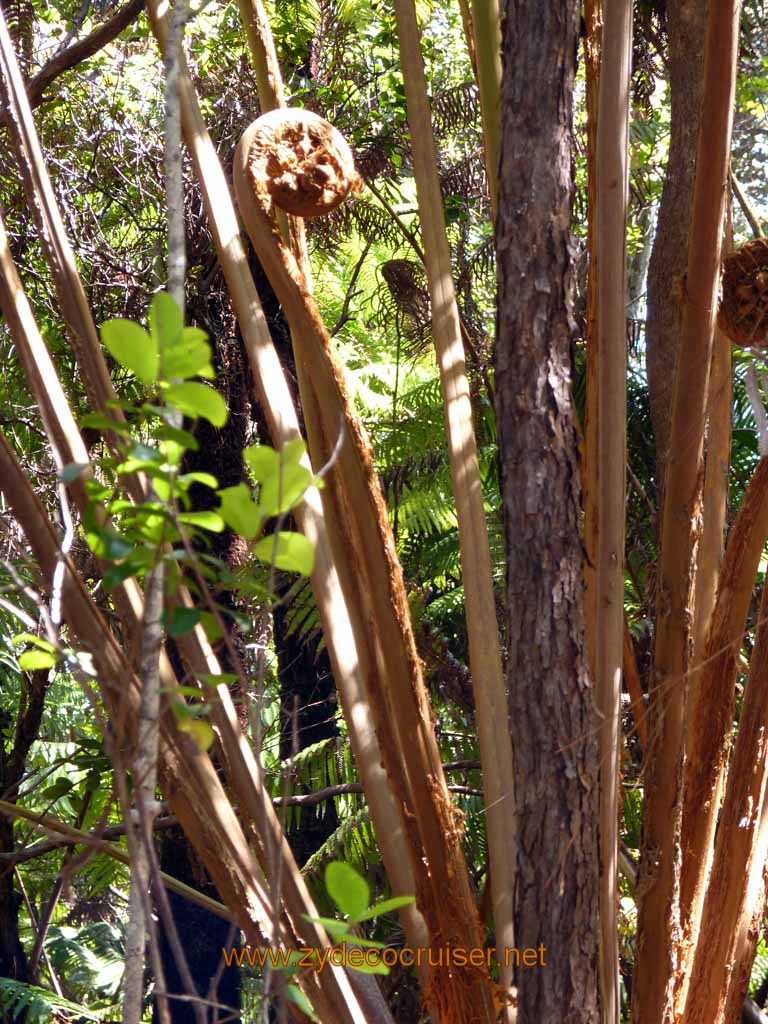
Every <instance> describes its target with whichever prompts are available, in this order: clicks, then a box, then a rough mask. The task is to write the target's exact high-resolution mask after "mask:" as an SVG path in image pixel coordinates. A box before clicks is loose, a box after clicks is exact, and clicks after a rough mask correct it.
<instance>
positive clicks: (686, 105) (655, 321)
mask: <svg viewBox="0 0 768 1024" xmlns="http://www.w3.org/2000/svg"><path fill="white" fill-rule="evenodd" d="M706 27H707V5H706V3H702V2H701V0H668V3H667V34H668V37H669V90H670V100H671V123H670V139H669V157H668V159H667V170H666V175H665V177H664V189H663V192H662V194H661V205H660V207H659V217H658V222H657V225H656V238H655V240H654V243H653V250H652V252H651V260H650V263H649V265H648V320H647V325H646V367H647V370H648V396H649V399H650V403H651V419H652V421H653V431H654V434H655V435H656V450H657V461H658V469H659V481H660V482H663V474H664V466H665V465H666V458H667V448H668V446H669V430H670V413H671V410H672V398H673V396H674V388H675V368H676V363H677V350H678V347H679V342H680V299H681V296H682V290H683V288H684V277H685V272H686V266H687V263H688V229H689V226H690V221H691V200H692V197H693V179H694V173H695V170H696V145H697V140H698V137H699V120H700V114H699V109H700V107H701V95H702V90H703V86H704V58H703V53H704V35H705V32H706Z"/></svg>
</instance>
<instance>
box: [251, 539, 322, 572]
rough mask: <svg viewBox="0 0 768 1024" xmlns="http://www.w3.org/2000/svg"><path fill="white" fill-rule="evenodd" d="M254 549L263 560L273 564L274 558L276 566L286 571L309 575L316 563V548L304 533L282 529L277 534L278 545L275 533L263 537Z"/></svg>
mask: <svg viewBox="0 0 768 1024" xmlns="http://www.w3.org/2000/svg"><path fill="white" fill-rule="evenodd" d="M253 550H254V554H255V555H256V556H257V557H258V558H260V559H261V560H262V562H266V563H267V564H268V565H271V564H272V562H273V560H274V563H275V566H276V567H277V568H278V569H283V570H285V572H298V573H301V575H302V576H309V575H310V574H311V572H312V569H313V568H314V565H315V549H314V548H313V547H312V543H311V541H308V540H307V538H306V537H305V536H304V534H302V533H289V532H287V531H281V532H280V533H278V534H277V545H275V535H274V534H273V535H272V536H270V537H262V539H261V540H260V541H259V542H258V544H257V545H256V546H255V548H254V549H253Z"/></svg>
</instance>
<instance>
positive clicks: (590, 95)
mask: <svg viewBox="0 0 768 1024" xmlns="http://www.w3.org/2000/svg"><path fill="white" fill-rule="evenodd" d="M584 20H585V22H586V29H587V32H586V37H585V39H584V66H585V69H586V71H585V73H586V99H587V211H588V214H587V251H588V253H589V264H588V267H587V322H586V325H585V342H586V350H587V351H586V355H587V358H586V364H587V365H586V373H587V401H586V414H585V417H584V433H583V436H582V438H581V448H582V462H581V464H582V474H581V482H582V488H583V496H582V502H583V508H584V555H585V557H584V634H585V638H586V648H587V660H588V663H589V671H590V674H591V675H592V677H593V678H594V675H595V667H596V658H597V576H596V568H597V539H598V526H599V509H598V495H599V488H600V465H599V459H598V433H597V431H598V420H599V412H600V410H599V389H598V347H597V317H598V306H597V295H598V292H597V288H598V276H597V268H598V267H599V265H600V253H599V249H598V238H597V218H596V215H595V211H596V205H597V196H596V192H597V111H598V100H599V87H600V46H601V43H602V31H603V21H602V5H601V3H600V0H586V2H585V4H584Z"/></svg>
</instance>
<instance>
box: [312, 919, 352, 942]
mask: <svg viewBox="0 0 768 1024" xmlns="http://www.w3.org/2000/svg"><path fill="white" fill-rule="evenodd" d="M304 916H305V917H306V918H307V920H308V921H314V922H315V924H321V925H322V926H323V928H325V930H326V931H327V932H328V934H329V935H330V936H331V938H332V939H336V940H337V941H340V940H342V939H348V940H349V941H350V942H355V943H356V942H358V941H359V940H358V938H357V936H356V935H353V934H352V933H351V932H350V930H349V925H348V924H347V922H346V921H337V920H336V918H335V917H308V916H307V915H306V914H305V915H304Z"/></svg>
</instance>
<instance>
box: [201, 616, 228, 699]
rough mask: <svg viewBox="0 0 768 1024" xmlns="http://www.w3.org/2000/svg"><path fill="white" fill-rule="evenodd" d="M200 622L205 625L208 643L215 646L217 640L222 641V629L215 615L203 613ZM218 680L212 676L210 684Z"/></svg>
mask: <svg viewBox="0 0 768 1024" xmlns="http://www.w3.org/2000/svg"><path fill="white" fill-rule="evenodd" d="M200 621H201V622H202V624H203V629H204V630H205V635H206V637H207V638H208V643H210V644H213V643H215V642H216V641H217V640H220V639H221V637H222V636H223V633H222V631H221V627H220V626H219V624H218V622H217V621H216V616H215V615H212V614H211V612H203V614H202V615H201V617H200ZM200 678H201V679H203V678H204V677H203V676H200ZM217 679H218V677H217V676H211V677H210V679H209V682H210V681H212V680H213V681H215V680H217Z"/></svg>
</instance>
